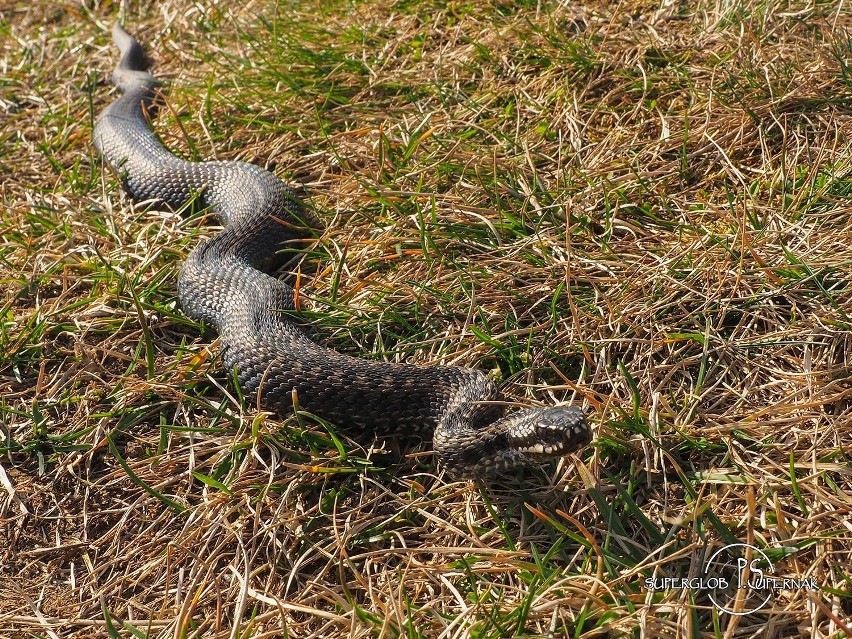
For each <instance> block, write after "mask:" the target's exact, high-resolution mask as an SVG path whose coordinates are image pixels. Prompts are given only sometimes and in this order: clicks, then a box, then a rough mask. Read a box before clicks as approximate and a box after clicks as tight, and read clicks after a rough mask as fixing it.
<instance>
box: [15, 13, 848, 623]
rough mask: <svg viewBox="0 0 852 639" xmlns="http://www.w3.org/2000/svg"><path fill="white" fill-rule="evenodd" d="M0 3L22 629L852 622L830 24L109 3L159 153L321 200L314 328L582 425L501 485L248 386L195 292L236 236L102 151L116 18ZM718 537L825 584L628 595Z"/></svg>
mask: <svg viewBox="0 0 852 639" xmlns="http://www.w3.org/2000/svg"><path fill="white" fill-rule="evenodd" d="M0 15H2V22H0V34H2V43H3V50H2V54H0V55H2V57H0V62H2V69H3V82H2V84H0V117H2V121H3V128H2V135H3V147H2V149H3V150H2V154H0V171H1V172H2V175H3V178H2V183H0V197H2V204H3V211H2V237H0V258H1V259H0V274H2V283H3V290H4V293H5V294H4V298H3V299H4V301H3V306H2V312H0V321H2V324H0V326H2V333H0V348H1V349H2V354H3V355H2V358H0V397H2V398H0V419H2V422H3V430H2V433H3V438H4V442H5V443H3V444H2V445H0V451H2V452H3V457H2V458H0V522H2V526H0V540H2V548H0V635H2V636H10V637H31V636H40V637H41V636H50V637H60V636H61V637H88V636H127V637H129V636H134V634H135V636H150V637H160V636H180V637H236V636H242V637H249V636H250V637H278V636H284V635H285V634H286V635H287V636H292V637H344V636H347V637H348V636H351V637H367V636H370V637H397V636H403V637H429V638H432V637H446V638H450V637H501V636H542V637H549V636H553V637H562V636H566V635H569V634H570V635H575V636H583V637H592V636H624V635H629V636H648V637H656V636H702V637H705V636H708V637H709V636H719V637H722V636H724V637H750V636H768V637H788V636H807V637H838V636H852V631H850V628H852V621H850V616H852V595H850V584H852V572H850V568H849V566H850V565H852V543H850V537H851V536H852V526H850V513H852V467H851V466H850V463H849V453H848V449H849V445H850V442H852V425H850V419H849V417H848V412H849V404H850V397H852V383H850V367H849V365H848V364H847V359H846V358H847V354H848V353H850V352H852V339H850V332H849V329H850V314H852V300H850V290H852V289H850V286H852V285H850V280H849V270H850V265H852V241H850V240H852V233H850V223H849V215H850V208H852V207H850V203H849V197H850V192H852V146H850V116H849V113H850V111H849V109H850V105H852V45H850V28H852V19H850V11H849V9H848V7H845V6H844V5H843V4H840V3H820V2H817V3H806V2H799V1H798V0H793V1H790V2H781V1H776V0H767V1H766V2H763V3H758V2H754V1H751V0H747V1H743V2H721V1H719V2H713V1H711V0H690V2H687V3H675V2H669V1H668V0H663V2H661V3H656V2H654V3H651V2H646V1H645V0H634V1H631V2H619V3H605V2H599V3H595V2H586V3H583V2H579V3H570V4H569V3H564V4H562V5H559V4H556V3H539V4H536V3H511V2H499V1H497V0H493V1H490V2H452V3H448V4H445V3H439V2H431V1H426V2H423V3H416V2H388V3H373V2H363V3H354V4H346V3H342V2H341V3H336V2H333V3H310V2H297V3H295V6H293V7H290V6H289V5H288V6H284V5H281V6H278V7H277V8H276V7H275V5H274V4H270V3H266V2H248V3H246V4H244V5H241V6H238V7H236V6H235V7H234V8H231V9H226V8H225V5H221V6H219V5H214V4H213V3H199V2H185V1H182V0H169V1H168V2H166V3H162V4H161V5H159V6H158V8H156V9H155V8H154V7H153V6H152V7H150V8H144V9H137V8H134V9H132V10H128V12H127V13H126V15H123V16H122V17H123V18H124V20H125V22H126V24H127V25H128V26H129V28H130V29H131V30H132V31H133V32H134V33H135V34H136V35H137V36H138V37H139V39H140V40H141V41H142V42H144V43H145V44H146V45H147V46H149V47H150V48H151V50H152V51H153V57H154V58H155V60H156V63H157V65H156V67H155V72H156V73H157V74H158V75H160V76H161V77H164V78H166V79H167V80H168V81H169V88H168V96H169V97H168V102H169V105H170V108H169V109H167V110H165V111H164V112H163V113H161V115H160V117H159V118H158V121H157V128H158V132H160V134H161V135H162V137H163V139H164V140H165V142H166V143H167V144H168V145H170V146H171V147H172V148H175V149H177V150H178V151H179V152H181V153H183V154H185V155H187V156H190V157H197V158H203V159H206V158H213V157H219V158H241V159H247V160H250V161H254V162H258V163H260V164H264V165H267V166H270V167H274V168H276V170H277V172H278V173H279V174H281V175H282V176H283V177H285V178H286V179H288V180H291V181H293V182H295V183H297V184H300V185H302V186H303V187H304V189H305V193H306V196H307V197H309V201H310V203H311V205H312V206H313V207H314V208H315V209H316V211H317V214H318V216H319V217H320V218H321V219H322V221H323V222H324V224H325V225H326V230H325V231H324V232H323V234H322V236H321V238H320V241H319V243H318V244H317V245H316V246H315V247H313V248H310V249H308V250H306V251H305V252H304V253H302V254H300V255H299V256H297V259H295V260H294V262H293V264H291V267H290V270H291V271H297V270H298V271H300V272H301V289H300V290H301V294H302V296H303V300H304V302H305V306H306V313H305V315H306V321H310V322H311V323H312V324H315V325H316V326H317V334H318V336H319V339H320V340H322V341H323V342H325V343H327V344H329V345H331V346H334V347H335V348H339V349H342V350H346V351H348V352H353V353H362V354H364V355H365V356H369V357H374V358H387V359H399V360H406V361H421V362H438V361H441V362H444V363H451V364H461V363H464V364H468V365H475V366H479V367H480V368H483V369H485V370H492V369H493V370H494V372H495V374H496V375H499V376H501V377H502V378H503V379H506V380H508V383H507V386H506V391H507V394H508V395H509V396H510V397H513V398H517V399H523V400H524V401H531V400H536V401H543V402H547V403H553V402H554V401H575V402H580V401H583V402H584V403H585V405H586V406H587V407H588V408H589V410H590V414H592V421H593V422H594V423H595V425H596V429H597V439H596V443H595V445H594V446H593V447H591V448H589V449H588V450H587V451H584V452H583V453H581V454H580V455H579V456H576V457H572V458H570V459H566V460H564V461H563V462H561V463H560V464H559V465H554V466H553V467H550V468H543V469H540V470H531V471H530V472H529V473H528V474H526V475H525V476H524V477H521V478H503V479H500V480H499V481H496V482H494V483H493V484H487V485H486V484H482V483H472V482H465V481H453V480H452V478H450V477H448V476H445V475H444V474H443V473H442V472H441V471H440V469H436V468H435V465H434V463H433V461H432V459H431V456H430V455H429V454H428V443H427V444H426V445H424V446H419V445H418V444H417V442H410V441H406V440H405V438H402V439H403V441H401V442H394V441H391V442H385V441H384V440H381V439H379V440H376V441H371V440H370V439H369V438H366V439H365V438H364V437H357V436H353V438H352V439H350V436H352V434H349V433H346V432H345V431H342V430H337V429H334V428H329V429H326V428H325V427H323V426H321V425H319V424H316V423H314V422H312V421H311V420H308V419H304V418H299V419H297V418H295V417H292V418H289V419H280V418H277V417H273V416H269V415H266V414H265V413H261V412H258V410H257V407H256V406H255V401H254V398H251V397H248V398H242V399H241V398H240V397H239V396H238V393H237V389H235V388H234V386H233V384H232V383H231V382H230V380H229V378H228V376H227V375H225V374H224V373H222V372H221V366H220V362H219V360H218V359H217V356H216V353H217V349H216V347H215V344H214V345H213V346H211V341H212V336H211V335H209V334H203V333H201V332H200V330H199V329H200V327H199V326H197V325H195V324H194V323H192V322H190V321H188V320H186V319H185V318H183V317H182V316H181V314H180V312H179V310H178V309H177V305H176V300H175V276H176V273H177V269H178V268H179V264H180V261H181V260H182V258H183V257H184V256H185V255H186V253H187V252H188V251H189V250H191V249H192V247H193V246H194V245H195V244H196V243H197V241H198V239H199V237H201V236H204V235H207V234H209V233H212V232H215V229H214V228H211V226H210V225H209V224H208V223H207V222H208V221H206V220H203V219H201V218H199V216H198V215H190V216H187V215H184V214H182V213H179V212H160V211H156V210H152V211H149V210H146V208H145V207H142V206H133V205H132V204H131V203H130V202H129V201H128V200H127V199H126V198H124V197H123V196H122V195H121V194H120V193H119V191H118V189H117V187H116V184H115V180H114V179H113V177H112V176H110V175H109V174H106V173H105V172H104V171H103V168H102V166H101V163H100V161H99V160H98V158H97V157H96V156H95V154H94V151H93V150H92V148H91V144H90V136H91V126H92V121H93V120H92V118H93V115H94V114H96V113H97V112H98V111H99V110H100V109H101V108H103V106H104V105H106V104H107V103H108V101H109V100H110V99H111V96H110V92H109V88H108V86H107V83H106V79H107V78H108V75H109V70H110V69H111V67H112V66H113V65H114V64H115V60H116V55H115V52H114V51H113V49H112V47H111V46H110V44H109V42H108V36H107V31H106V29H105V27H106V26H108V24H109V23H110V22H111V21H112V20H113V19H115V18H116V17H117V9H116V7H113V6H111V5H110V6H106V5H105V6H99V7H97V9H94V10H90V9H88V8H85V7H81V6H80V5H77V4H71V3H47V2H33V3H8V2H7V3H5V4H3V5H2V6H0ZM258 15H260V16H263V18H264V20H265V21H266V22H267V23H268V25H269V26H268V28H267V27H265V26H264V24H263V22H262V21H261V20H260V19H259V18H258V17H257V16H258ZM178 124H180V126H179V125H178ZM200 222H204V223H203V224H202V223H200ZM732 540H739V541H742V542H747V543H750V544H753V545H756V546H759V547H761V548H764V549H766V550H767V551H768V552H771V553H773V554H772V559H773V561H774V565H775V572H776V574H778V575H783V576H798V577H814V578H815V579H816V580H817V582H818V583H819V584H820V587H821V590H820V591H818V592H807V591H803V590H790V591H779V592H776V593H775V596H774V598H773V600H772V602H771V604H770V605H768V606H767V607H765V608H764V609H762V610H761V611H759V612H757V613H754V614H750V615H746V616H742V617H737V616H731V615H726V614H717V613H716V612H715V611H714V609H713V607H712V606H711V605H710V604H709V602H708V600H707V599H706V597H705V596H704V595H702V594H701V593H697V592H692V591H690V590H668V591H658V592H649V591H647V590H646V589H645V588H644V586H643V583H644V579H645V578H647V577H654V576H657V577H662V576H674V577H687V576H695V575H698V574H700V573H701V570H702V565H703V563H704V562H705V561H706V560H707V559H708V557H709V556H710V555H711V554H712V553H713V552H714V551H715V550H717V549H718V548H719V547H721V546H722V545H723V544H725V543H728V542H730V541H732ZM122 624H124V626H122Z"/></svg>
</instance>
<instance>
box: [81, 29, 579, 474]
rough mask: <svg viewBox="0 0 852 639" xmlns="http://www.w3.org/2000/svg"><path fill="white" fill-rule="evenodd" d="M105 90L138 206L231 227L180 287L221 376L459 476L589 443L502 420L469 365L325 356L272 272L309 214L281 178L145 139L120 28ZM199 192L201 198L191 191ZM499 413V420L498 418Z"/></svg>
mask: <svg viewBox="0 0 852 639" xmlns="http://www.w3.org/2000/svg"><path fill="white" fill-rule="evenodd" d="M112 35H113V39H114V40H115V43H116V45H118V48H119V50H120V51H121V60H120V62H119V64H118V66H117V67H116V69H115V71H114V72H113V76H112V79H113V82H114V83H115V84H116V85H117V86H118V88H119V89H120V91H121V92H122V93H123V95H121V96H120V97H119V98H118V99H116V100H115V101H114V102H113V103H112V104H110V105H109V106H108V107H107V108H106V109H104V111H103V113H101V115H100V117H99V118H98V120H97V123H96V125H95V131H94V143H95V146H96V147H97V149H98V150H99V151H100V153H101V154H102V155H103V157H104V159H105V160H106V162H107V163H108V164H109V165H110V166H111V167H112V168H113V170H114V171H116V173H118V175H119V176H120V177H121V180H122V183H123V185H124V188H125V189H126V190H127V192H128V193H129V194H130V195H131V197H133V198H134V199H137V200H150V199H155V200H159V201H160V202H163V203H165V204H166V205H168V206H171V207H174V208H177V207H180V206H182V205H185V204H186V203H187V202H188V201H190V199H191V198H192V197H195V196H197V197H198V198H199V200H200V202H201V204H202V205H203V206H206V207H209V208H210V209H211V210H212V211H213V212H214V213H215V214H216V215H217V216H218V217H219V218H220V219H221V221H222V223H223V224H224V226H225V230H224V231H222V232H221V233H219V234H218V235H216V236H214V237H212V238H210V239H208V240H206V241H204V242H202V243H201V244H200V245H199V246H198V248H196V249H195V250H194V251H192V253H191V254H190V255H189V257H188V258H187V260H186V262H185V263H184V265H183V268H182V269H181V272H180V276H179V280H178V295H179V298H180V303H181V306H182V308H183V311H184V312H185V313H186V314H187V315H188V316H189V317H191V318H193V319H196V320H204V321H205V322H209V323H210V324H212V325H214V326H215V327H216V328H217V330H218V331H219V334H220V336H221V343H222V348H223V358H224V362H225V366H226V367H227V369H228V370H233V368H234V367H236V370H237V373H238V378H239V383H240V384H241V386H242V388H243V389H244V390H245V391H247V392H251V393H256V392H257V391H258V389H260V395H261V398H262V401H263V402H264V405H265V406H267V407H269V408H271V409H275V410H278V411H279V412H281V413H286V412H287V411H289V410H292V407H293V399H294V396H295V397H296V398H297V401H298V404H299V406H300V407H301V408H304V409H305V410H307V411H309V412H311V413H313V414H315V415H317V416H319V417H321V418H323V419H326V420H328V421H330V422H332V423H336V424H340V425H344V426H353V427H356V428H363V429H373V430H376V431H380V432H385V433H397V434H407V433H409V432H412V431H414V430H418V429H424V428H429V429H434V449H435V453H436V454H437V455H438V457H439V459H440V460H441V461H442V463H443V464H444V465H445V466H446V467H447V468H448V469H449V470H450V471H451V472H454V473H457V474H478V473H482V472H487V471H490V470H497V469H507V468H510V467H514V466H517V465H521V464H528V463H530V462H535V461H538V460H542V459H546V458H551V457H558V456H562V455H564V454H566V453H568V452H571V451H573V450H575V449H577V448H579V447H580V446H581V445H583V444H585V443H587V442H588V441H589V440H590V439H591V431H590V428H589V425H588V424H587V423H586V421H585V419H584V418H583V413H582V411H581V410H580V409H579V408H577V407H573V406H560V407H555V408H526V409H522V410H519V411H517V412H514V413H512V414H510V415H508V416H507V417H504V418H502V419H498V417H499V415H497V414H495V404H494V402H491V403H489V400H494V399H496V398H497V390H496V388H495V386H494V384H493V383H492V382H491V380H490V379H489V378H488V377H486V376H485V375H483V374H482V373H480V372H478V371H475V370H471V369H468V368H459V367H450V366H434V367H423V366H415V365H410V364H395V363H385V362H373V361H368V360H363V359H358V358H355V357H350V356H347V355H342V354H340V353H337V352H335V351H332V350H329V349H327V348H323V347H321V346H319V345H317V344H315V343H314V342H312V341H311V340H310V339H308V337H307V336H306V335H305V334H304V333H303V332H302V331H301V330H300V329H299V327H298V326H296V325H294V324H293V323H291V322H290V320H288V319H287V313H286V312H283V313H282V312H279V311H288V310H292V309H293V308H294V303H293V289H292V288H291V287H290V286H288V285H287V284H285V283H284V282H281V281H279V280H277V279H275V278H274V277H272V276H270V275H268V274H266V271H270V270H272V269H274V268H276V267H277V266H280V265H281V262H282V259H281V257H280V255H279V254H278V251H279V250H280V249H281V247H282V246H284V245H285V244H286V243H287V242H288V241H290V242H292V241H294V240H297V239H302V240H304V237H305V235H306V229H305V225H304V223H303V222H302V217H303V211H302V208H301V207H300V206H299V204H298V202H297V201H296V199H295V197H294V196H293V193H292V192H291V191H290V190H288V189H287V187H286V186H284V184H283V182H281V180H280V179H278V178H277V177H276V176H275V175H273V174H272V173H270V172H269V171H266V170H264V169H262V168H260V167H257V166H254V165H252V164H247V163H244V162H187V161H184V160H181V159H180V158H178V157H176V156H174V155H172V153H170V152H169V151H168V150H167V149H166V148H165V147H163V145H162V144H161V143H160V142H159V140H158V139H157V137H156V136H155V135H154V133H153V132H152V131H151V128H150V125H149V123H148V120H147V117H146V110H147V109H148V108H149V107H150V106H151V105H152V102H153V100H154V98H155V95H156V87H157V84H158V83H157V81H156V80H155V78H154V77H153V76H152V75H151V74H150V73H148V71H147V68H148V64H147V60H146V58H145V54H144V51H143V49H142V47H141V46H140V44H139V43H138V42H137V41H136V40H134V39H133V38H132V37H131V36H130V35H129V34H128V33H127V32H126V31H125V30H124V29H123V28H122V27H121V26H120V25H118V24H116V25H115V27H114V28H113V34H112ZM199 194H200V195H199ZM495 419H496V421H495Z"/></svg>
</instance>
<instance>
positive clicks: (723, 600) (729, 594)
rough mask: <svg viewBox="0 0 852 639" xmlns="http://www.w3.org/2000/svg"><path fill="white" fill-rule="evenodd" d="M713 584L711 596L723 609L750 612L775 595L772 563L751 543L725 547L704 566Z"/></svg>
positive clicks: (734, 612) (708, 580)
mask: <svg viewBox="0 0 852 639" xmlns="http://www.w3.org/2000/svg"><path fill="white" fill-rule="evenodd" d="M704 572H705V575H706V576H707V582H708V585H709V586H710V587H709V588H708V589H707V595H708V596H709V597H710V601H712V602H713V605H714V606H716V607H717V608H718V609H719V610H720V611H722V612H727V613H728V614H731V615H748V614H751V613H753V612H757V611H758V610H760V609H761V608H763V607H764V606H765V605H766V604H767V603H769V600H770V599H771V598H772V583H774V580H773V579H772V577H771V575H772V574H773V573H774V568H773V567H772V562H771V561H769V557H767V556H766V553H764V552H763V551H762V550H761V549H760V548H755V547H754V546H751V545H749V544H729V545H727V546H723V547H722V548H720V549H719V550H717V551H716V552H715V553H713V556H712V557H710V559H709V561H708V562H707V564H706V566H705V567H704Z"/></svg>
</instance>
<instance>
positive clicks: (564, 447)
mask: <svg viewBox="0 0 852 639" xmlns="http://www.w3.org/2000/svg"><path fill="white" fill-rule="evenodd" d="M435 435H436V437H435V452H436V453H438V456H439V457H440V459H441V461H442V462H443V464H444V465H445V466H446V467H447V469H448V470H450V471H451V472H452V473H456V474H461V475H467V476H482V475H485V474H487V473H491V472H495V471H501V470H511V469H513V468H517V467H519V466H530V465H534V464H538V463H541V462H542V461H545V460H547V459H553V458H556V457H562V456H564V455H567V454H568V453H571V452H574V451H575V450H577V449H579V448H581V447H582V446H583V445H584V444H587V443H589V442H590V441H591V440H592V429H591V427H590V426H589V423H588V422H587V421H586V418H585V416H584V415H583V411H582V410H581V409H580V408H578V407H576V406H556V407H553V408H526V409H523V410H520V411H517V412H514V413H511V414H509V415H507V416H506V417H504V418H503V419H500V420H498V421H496V422H494V423H492V424H489V425H487V426H485V427H484V428H481V429H476V430H467V431H464V432H461V431H455V432H452V435H451V436H444V435H443V433H442V429H440V427H439V429H438V430H437V431H436V433H435Z"/></svg>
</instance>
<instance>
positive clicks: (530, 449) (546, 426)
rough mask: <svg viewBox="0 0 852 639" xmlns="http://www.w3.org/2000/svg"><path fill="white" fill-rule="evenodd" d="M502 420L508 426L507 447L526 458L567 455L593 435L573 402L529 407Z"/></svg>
mask: <svg viewBox="0 0 852 639" xmlns="http://www.w3.org/2000/svg"><path fill="white" fill-rule="evenodd" d="M503 422H504V423H506V426H507V431H506V434H507V436H508V440H509V443H508V449H509V450H512V451H514V452H515V453H516V454H517V455H518V456H519V458H522V459H523V460H524V461H529V462H532V461H535V460H536V459H542V458H548V457H561V456H563V455H567V454H568V453H570V452H573V451H575V450H577V449H578V448H580V447H581V446H583V445H584V444H587V443H589V442H590V441H591V439H592V429H591V427H590V426H589V424H588V422H587V421H586V418H585V416H584V415H583V411H582V410H581V409H580V408H578V407H576V406H556V407H554V408H529V409H526V410H523V411H519V412H517V413H513V414H511V415H509V416H508V417H506V419H505V420H503ZM519 461H520V460H519Z"/></svg>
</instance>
